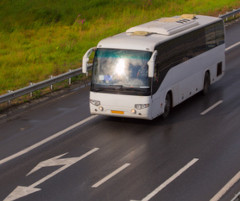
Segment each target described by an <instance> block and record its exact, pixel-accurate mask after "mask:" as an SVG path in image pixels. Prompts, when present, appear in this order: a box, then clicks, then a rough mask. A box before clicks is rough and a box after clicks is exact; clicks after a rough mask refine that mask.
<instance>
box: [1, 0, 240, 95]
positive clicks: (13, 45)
mask: <svg viewBox="0 0 240 201" xmlns="http://www.w3.org/2000/svg"><path fill="white" fill-rule="evenodd" d="M238 7H240V1H239V0H219V1H214V0H188V1H185V0H170V1H169V0H112V1H109V0H88V1H85V0H69V1H65V0H57V1H56V0H41V1H39V0H31V1H29V0H16V1H14V0H1V1H0V94H4V93H7V91H8V90H16V89H18V88H22V87H24V86H27V85H29V83H30V82H34V83H36V82H39V81H41V80H44V79H47V78H49V77H50V75H57V74H60V73H63V72H67V71H69V70H70V69H75V68H79V67H80V66H81V59H82V56H83V54H84V53H85V51H86V50H87V49H88V48H90V47H92V46H95V45H96V44H97V42H98V41H99V40H101V39H103V38H105V37H107V36H111V35H114V34H116V33H119V32H123V31H125V30H126V29H127V28H129V27H131V26H134V25H137V24H141V23H144V22H147V21H150V20H153V19H157V18H160V17H163V16H173V15H178V14H182V13H195V14H206V15H214V16H217V15H218V14H220V13H225V12H226V11H229V10H232V9H233V8H238Z"/></svg>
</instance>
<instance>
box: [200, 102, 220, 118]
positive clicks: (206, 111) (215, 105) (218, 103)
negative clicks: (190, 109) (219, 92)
mask: <svg viewBox="0 0 240 201" xmlns="http://www.w3.org/2000/svg"><path fill="white" fill-rule="evenodd" d="M221 103H223V101H222V100H220V101H218V102H216V103H215V104H214V105H212V106H211V107H209V108H208V109H206V110H204V111H203V112H202V113H201V115H205V114H207V113H208V112H210V111H211V110H213V109H214V108H215V107H217V106H218V105H220V104H221Z"/></svg>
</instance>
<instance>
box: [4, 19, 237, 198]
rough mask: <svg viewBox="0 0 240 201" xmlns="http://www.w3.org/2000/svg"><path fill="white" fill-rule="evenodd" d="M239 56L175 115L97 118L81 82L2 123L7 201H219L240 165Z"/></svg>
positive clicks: (231, 33)
mask: <svg viewBox="0 0 240 201" xmlns="http://www.w3.org/2000/svg"><path fill="white" fill-rule="evenodd" d="M239 33H240V22H238V23H236V24H233V25H231V26H228V27H227V41H226V44H227V46H230V45H232V44H234V43H236V42H239V41H240V34H239ZM239 56H240V47H236V48H234V49H232V50H231V51H229V52H228V53H227V54H226V59H227V60H226V68H227V69H226V74H225V76H224V78H223V79H222V80H220V81H219V82H217V83H215V84H214V85H212V86H211V91H210V93H209V94H208V95H207V96H202V95H201V94H197V95H196V96H194V97H193V98H191V99H189V100H187V101H186V102H184V103H183V104H181V105H179V106H177V107H176V108H174V109H173V111H172V113H171V116H170V117H169V118H168V119H167V120H163V119H162V118H161V117H159V118H157V119H155V120H153V121H145V120H134V119H122V118H111V117H103V116H94V117H90V118H89V116H90V114H89V110H88V94H89V88H79V89H74V90H73V91H71V92H70V93H68V94H66V95H64V96H62V97H59V98H57V99H53V100H49V101H46V102H44V103H40V104H39V105H37V106H35V107H32V108H29V109H27V110H26V111H25V112H21V113H19V114H17V115H15V116H13V117H11V118H10V119H11V120H9V121H5V122H2V123H0V200H5V201H10V200H15V199H17V198H19V199H18V200H19V201H30V200H31V201H32V200H34V201H130V200H145V201H148V200H151V201H208V200H211V198H213V197H214V196H215V195H216V194H217V193H218V192H219V191H220V190H221V189H222V188H223V187H224V186H225V185H226V184H227V183H228V182H229V181H231V179H232V178H234V176H235V175H237V173H238V172H239V171H240V123H239V122H240V79H239V78H240V57H239ZM213 105H214V106H216V107H215V108H213V109H212V110H210V111H209V112H207V113H206V114H204V115H201V113H202V112H203V111H205V110H206V109H208V108H209V107H211V106H213ZM86 118H87V120H88V121H85V119H86ZM79 122H80V123H79ZM72 125H73V126H72ZM70 126H72V127H70ZM66 128H68V129H66ZM64 129H65V130H64ZM63 130H64V131H63ZM51 136H53V137H55V138H53V137H52V138H53V139H51V138H49V137H51ZM43 140H45V141H43ZM14 154H15V155H14ZM11 157H12V158H11ZM49 159H50V160H49ZM239 190H240V182H239V180H237V182H236V183H234V185H233V187H232V188H231V189H230V190H229V191H228V192H227V193H226V194H224V195H223V197H222V198H221V199H220V200H221V201H227V200H231V199H232V198H233V197H234V195H235V194H236V193H237V192H239ZM220 192H222V191H220ZM214 199H215V198H214ZM214 199H212V201H215V200H217V199H215V200H214Z"/></svg>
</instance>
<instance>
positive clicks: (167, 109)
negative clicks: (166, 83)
mask: <svg viewBox="0 0 240 201" xmlns="http://www.w3.org/2000/svg"><path fill="white" fill-rule="evenodd" d="M171 108H172V96H171V94H170V92H168V93H167V95H166V98H165V106H164V112H163V114H162V116H163V118H164V119H166V118H167V117H168V116H169V114H170V111H171Z"/></svg>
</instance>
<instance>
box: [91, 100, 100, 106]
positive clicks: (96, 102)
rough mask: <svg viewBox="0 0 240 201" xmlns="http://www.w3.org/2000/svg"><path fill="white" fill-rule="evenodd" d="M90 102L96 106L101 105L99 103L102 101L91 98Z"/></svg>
mask: <svg viewBox="0 0 240 201" xmlns="http://www.w3.org/2000/svg"><path fill="white" fill-rule="evenodd" d="M90 103H91V104H92V105H95V106H99V105H100V104H101V102H100V101H98V100H93V99H90Z"/></svg>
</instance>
